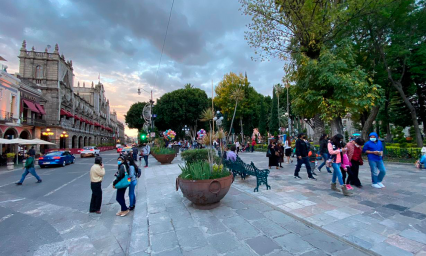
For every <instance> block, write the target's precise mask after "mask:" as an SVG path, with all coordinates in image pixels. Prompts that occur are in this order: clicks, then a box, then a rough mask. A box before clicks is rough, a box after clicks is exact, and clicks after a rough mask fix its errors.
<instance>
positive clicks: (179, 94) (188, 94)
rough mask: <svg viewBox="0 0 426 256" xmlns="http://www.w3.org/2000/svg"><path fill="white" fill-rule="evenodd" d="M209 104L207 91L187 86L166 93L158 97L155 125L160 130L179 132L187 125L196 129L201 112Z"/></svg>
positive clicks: (155, 108)
mask: <svg viewBox="0 0 426 256" xmlns="http://www.w3.org/2000/svg"><path fill="white" fill-rule="evenodd" d="M208 106H209V101H208V97H207V94H206V92H205V91H203V90H201V89H198V88H193V87H191V86H185V88H184V89H178V90H175V91H172V92H169V93H166V94H164V95H163V96H161V98H160V99H158V101H157V103H156V104H155V106H154V113H155V114H157V119H156V121H155V125H156V126H157V127H158V129H159V130H166V129H172V130H174V131H175V132H177V133H178V132H180V131H181V130H182V128H183V127H184V126H185V125H187V126H188V127H190V128H191V129H194V127H195V126H196V125H197V120H198V119H199V117H200V114H201V113H202V111H203V110H204V109H206V108H207V107H208ZM198 126H200V123H199V122H198Z"/></svg>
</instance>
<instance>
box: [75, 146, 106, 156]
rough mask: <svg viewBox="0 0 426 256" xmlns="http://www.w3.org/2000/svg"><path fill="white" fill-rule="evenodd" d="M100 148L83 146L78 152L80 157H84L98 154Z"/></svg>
mask: <svg viewBox="0 0 426 256" xmlns="http://www.w3.org/2000/svg"><path fill="white" fill-rule="evenodd" d="M100 152H101V150H100V149H98V148H97V147H95V146H88V147H84V148H83V150H82V151H81V152H80V157H81V158H83V157H86V156H99V154H100Z"/></svg>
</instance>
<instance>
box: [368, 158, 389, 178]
mask: <svg viewBox="0 0 426 256" xmlns="http://www.w3.org/2000/svg"><path fill="white" fill-rule="evenodd" d="M368 164H369V165H370V170H371V181H372V182H373V184H377V183H379V182H382V181H383V178H384V177H385V175H386V169H385V165H384V163H383V160H380V161H371V160H368Z"/></svg>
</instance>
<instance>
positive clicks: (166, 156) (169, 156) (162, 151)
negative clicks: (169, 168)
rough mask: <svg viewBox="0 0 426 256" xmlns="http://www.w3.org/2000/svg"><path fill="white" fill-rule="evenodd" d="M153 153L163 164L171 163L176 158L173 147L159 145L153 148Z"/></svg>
mask: <svg viewBox="0 0 426 256" xmlns="http://www.w3.org/2000/svg"><path fill="white" fill-rule="evenodd" d="M151 155H152V156H153V157H154V158H155V159H156V160H157V161H158V162H160V163H161V164H170V163H171V162H172V161H173V159H174V158H175V156H176V153H175V151H174V150H173V149H169V148H162V147H160V146H157V147H154V148H153V149H151Z"/></svg>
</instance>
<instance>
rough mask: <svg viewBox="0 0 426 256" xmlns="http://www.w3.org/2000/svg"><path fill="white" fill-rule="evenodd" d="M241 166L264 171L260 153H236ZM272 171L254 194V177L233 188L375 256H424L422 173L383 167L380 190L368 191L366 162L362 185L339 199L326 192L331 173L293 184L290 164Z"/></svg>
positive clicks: (425, 177) (424, 176) (395, 166)
mask: <svg viewBox="0 0 426 256" xmlns="http://www.w3.org/2000/svg"><path fill="white" fill-rule="evenodd" d="M240 157H241V158H242V159H243V160H244V161H245V162H250V161H253V162H254V164H255V165H256V166H257V167H259V168H261V169H264V168H268V167H267V164H268V162H267V158H266V157H265V154H264V153H260V152H255V153H245V154H240ZM284 166H285V167H284V168H283V169H279V170H276V169H272V170H271V173H270V177H269V185H270V186H271V187H272V190H268V191H267V190H266V189H265V187H264V186H263V187H262V188H259V193H254V192H253V188H254V187H255V178H253V177H251V178H248V179H246V180H245V181H243V180H241V179H239V178H238V179H236V182H234V187H236V188H238V189H240V190H242V191H245V192H247V193H250V195H253V196H255V197H257V198H259V199H261V200H263V201H265V202H268V203H269V204H271V205H273V206H276V207H278V208H280V209H282V210H284V211H285V212H288V213H290V214H292V215H293V216H294V217H297V218H299V219H301V220H303V221H305V222H306V223H308V224H311V225H314V226H317V227H320V228H323V229H324V230H327V231H328V232H331V233H333V234H334V235H336V236H339V237H341V238H343V239H346V240H347V241H350V242H352V243H354V244H357V245H359V246H361V247H363V248H365V249H367V250H371V251H373V252H375V253H377V254H380V255H386V256H391V255H396V256H405V255H422V256H424V255H426V194H425V191H426V182H425V181H426V172H420V171H418V170H417V169H415V168H414V167H413V166H410V165H398V164H386V168H387V176H386V177H385V180H384V182H383V183H384V184H385V185H386V188H384V189H374V188H372V187H371V176H370V170H369V167H368V163H367V164H366V166H365V165H364V166H362V168H361V169H360V179H361V182H362V183H363V185H364V187H363V188H362V189H358V188H354V191H353V192H354V195H353V196H351V197H344V196H343V195H342V194H341V193H337V192H334V191H332V190H330V182H331V174H328V173H327V172H326V170H325V168H323V170H322V172H321V173H318V176H317V178H318V181H310V180H308V179H307V174H306V169H305V168H304V167H302V170H301V172H300V176H301V177H302V178H303V179H302V180H295V179H294V178H293V172H294V169H295V165H294V164H285V165H284Z"/></svg>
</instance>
